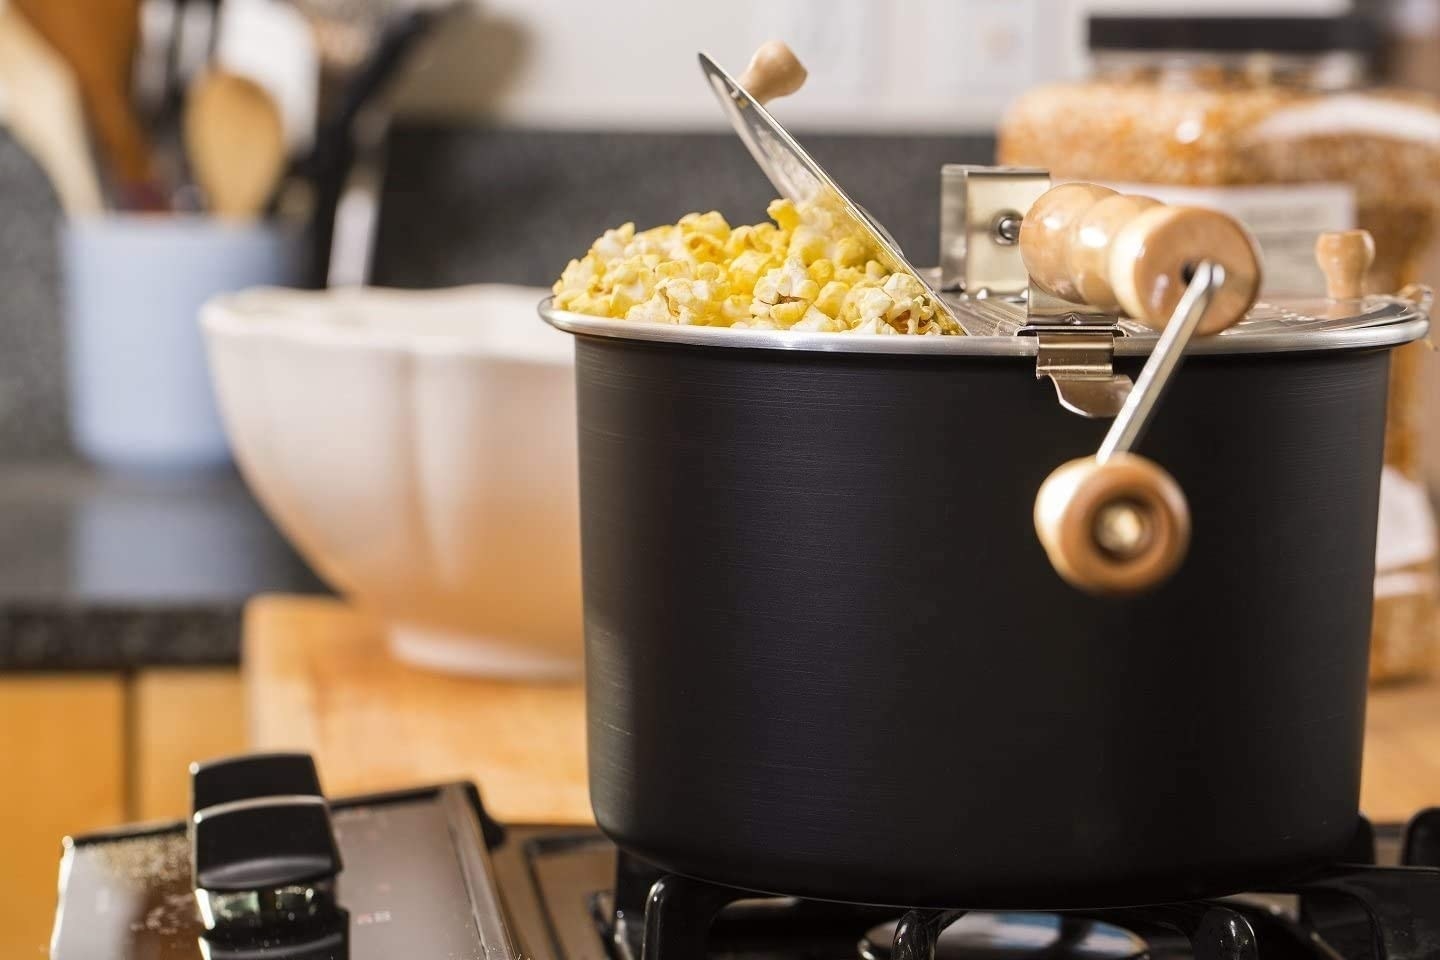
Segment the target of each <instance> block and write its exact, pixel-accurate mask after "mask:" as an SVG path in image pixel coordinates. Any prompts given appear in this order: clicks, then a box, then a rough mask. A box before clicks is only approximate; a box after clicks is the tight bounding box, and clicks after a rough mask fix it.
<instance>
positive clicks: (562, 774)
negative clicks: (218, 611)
mask: <svg viewBox="0 0 1440 960" xmlns="http://www.w3.org/2000/svg"><path fill="white" fill-rule="evenodd" d="M242 669H243V671H244V679H245V706H246V713H247V717H248V720H247V724H248V729H249V737H250V747H251V749H254V750H288V749H296V750H306V751H309V752H310V753H311V754H313V755H314V756H315V760H316V762H317V763H318V764H319V767H320V777H321V782H322V784H323V785H324V787H325V792H326V793H327V794H330V795H331V796H340V795H344V794H351V793H368V792H371V791H375V790H386V789H391V788H396V787H413V786H418V785H421V784H429V783H443V782H447V781H452V780H471V781H474V782H475V783H476V784H478V785H479V787H480V791H481V795H482V796H483V798H484V800H485V807H486V809H487V810H489V811H490V813H491V814H492V815H494V816H495V817H497V818H498V819H500V820H502V821H506V822H509V823H588V822H590V821H591V815H590V801H589V797H588V794H587V791H586V784H585V721H584V711H585V698H584V690H583V688H582V687H581V686H580V685H579V684H573V683H571V684H515V683H502V682H498V681H490V680H475V679H469V678H462V677H449V676H443V675H439V674H433V673H426V672H424V671H421V670H416V669H413V668H410V667H406V666H404V665H403V664H400V663H397V662H396V661H394V660H392V659H391V658H390V656H389V654H388V653H387V652H386V645H385V638H384V634H383V633H382V631H381V630H380V628H379V627H378V626H377V625H376V624H374V623H372V622H370V621H368V620H367V619H365V618H364V617H362V616H361V615H360V614H358V613H356V612H355V611H354V610H353V609H352V608H350V607H349V606H347V605H346V604H344V603H342V602H340V601H338V600H331V599H326V598H318V597H303V598H302V597H286V596H273V597H259V598H257V599H255V600H252V601H251V602H250V605H249V606H248V607H247V608H246V611H245V632H244V651H243V654H242Z"/></svg>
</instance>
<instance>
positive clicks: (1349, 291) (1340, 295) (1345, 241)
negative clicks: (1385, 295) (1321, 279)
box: [1315, 230, 1375, 300]
mask: <svg viewBox="0 0 1440 960" xmlns="http://www.w3.org/2000/svg"><path fill="white" fill-rule="evenodd" d="M1315 262H1316V263H1318V264H1320V270H1321V272H1322V273H1324V274H1325V295H1326V296H1327V297H1329V298H1330V299H1332V300H1353V299H1355V298H1356V297H1358V296H1361V295H1363V294H1364V293H1365V275H1366V274H1368V273H1369V272H1370V265H1371V264H1372V263H1374V262H1375V238H1374V237H1372V236H1370V231H1369V230H1338V231H1336V232H1334V233H1322V234H1320V236H1319V237H1317V238H1316V239H1315Z"/></svg>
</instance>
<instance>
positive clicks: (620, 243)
mask: <svg viewBox="0 0 1440 960" xmlns="http://www.w3.org/2000/svg"><path fill="white" fill-rule="evenodd" d="M767 212H768V213H769V214H770V217H771V219H772V220H773V221H774V222H773V223H759V224H754V225H742V226H738V227H734V228H731V226H730V224H729V223H727V222H726V220H725V218H724V217H723V216H721V215H720V214H719V213H718V212H715V211H713V210H712V211H710V212H709V213H689V214H686V215H685V216H683V217H681V218H680V220H679V221H678V222H677V223H675V224H673V225H670V224H664V225H661V226H658V227H652V228H651V229H649V230H644V231H638V232H637V231H636V229H635V224H633V223H624V224H621V225H620V226H618V227H615V228H614V229H612V230H606V231H605V232H604V233H603V234H602V235H601V236H600V237H599V238H598V239H597V240H596V241H595V243H594V244H593V245H592V246H591V247H590V249H589V251H587V252H586V254H585V255H584V256H583V257H580V258H579V259H576V260H571V261H570V263H569V264H568V265H567V266H566V267H565V270H564V271H563V272H562V273H561V275H560V279H559V280H558V281H556V283H555V286H554V291H555V305H556V306H557V307H558V308H560V309H562V310H571V311H574V312H577V313H586V314H591V315H594V316H600V317H611V318H615V319H624V320H627V321H632V322H639V323H670V324H682V325H685V324H688V325H695V326H718V327H730V328H732V329H739V330H800V331H805V332H824V333H858V334H862V335H865V334H868V335H874V336H891V335H896V334H906V335H916V336H936V335H942V334H959V333H960V332H961V330H960V328H959V325H958V324H956V323H955V322H954V321H953V320H949V319H948V318H945V317H943V316H942V315H940V314H939V313H938V312H937V311H936V309H935V304H934V303H933V302H932V301H931V299H930V295H929V293H927V292H926V290H925V288H924V286H923V285H922V284H921V283H920V282H919V281H918V280H916V279H915V278H914V277H912V276H910V275H908V274H903V273H895V274H892V273H890V272H889V271H888V270H886V269H885V267H884V265H883V264H881V263H879V262H878V261H877V260H875V259H874V250H873V249H872V248H871V246H870V243H869V240H868V238H867V237H866V236H865V234H864V233H863V232H862V231H860V230H859V229H857V228H856V227H854V226H853V225H851V224H850V223H849V221H848V220H846V218H844V217H842V216H839V215H837V214H836V212H835V211H834V210H833V209H829V208H826V207H824V206H821V205H819V204H806V205H799V206H797V205H796V204H794V203H792V202H791V201H789V200H775V201H772V202H771V203H770V205H769V206H768V208H767Z"/></svg>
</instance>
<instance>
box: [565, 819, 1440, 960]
mask: <svg viewBox="0 0 1440 960" xmlns="http://www.w3.org/2000/svg"><path fill="white" fill-rule="evenodd" d="M1383 839H1384V840H1385V842H1387V843H1389V844H1390V845H1392V846H1395V847H1396V848H1397V851H1396V854H1395V856H1394V859H1398V861H1399V864H1400V865H1398V866H1378V865H1376V862H1377V857H1376V845H1377V843H1376V835H1375V831H1374V830H1373V829H1372V828H1371V826H1370V824H1369V823H1368V822H1366V821H1363V820H1362V822H1361V824H1360V829H1359V830H1357V832H1356V840H1355V843H1354V845H1353V847H1352V849H1351V851H1350V853H1349V854H1348V856H1347V859H1348V860H1353V861H1354V862H1353V863H1345V864H1339V865H1334V866H1330V867H1327V868H1325V869H1323V870H1321V871H1318V872H1316V873H1315V874H1313V875H1311V876H1309V877H1307V878H1305V879H1303V880H1300V881H1298V882H1295V883H1291V884H1284V885H1279V886H1276V887H1274V888H1272V889H1269V890H1267V891H1266V892H1265V893H1263V894H1258V895H1257V894H1252V895H1246V896H1243V897H1231V898H1224V899H1220V900H1199V901H1193V902H1187V903H1175V904H1161V905H1152V906H1143V907H1127V908H1120V909H1104V910H1087V911H1067V912H1063V913H1025V912H991V911H981V912H967V911H964V910H909V911H897V910H896V909H895V908H887V907H873V906H862V905H854V904H843V903H828V902H818V901H808V900H801V899H796V898H784V897H767V896H764V895H759V894H756V893H754V892H751V891H746V890H738V889H735V888H732V887H725V886H720V885H717V884H712V883H707V882H705V881H701V880H696V879H692V878H688V877H681V876H676V875H673V874H667V873H666V872H664V871H662V870H659V869H657V868H654V867H652V866H650V865H649V864H646V863H644V862H643V861H641V860H638V859H637V858H635V857H632V856H629V855H626V854H624V853H623V852H622V853H619V854H617V856H616V861H615V863H616V868H615V873H614V877H615V880H614V885H613V887H612V888H611V889H609V890H606V891H602V892H600V893H597V894H595V895H594V896H593V897H592V898H591V901H590V913H591V919H592V922H593V923H594V924H595V927H596V929H597V930H598V931H599V933H600V935H601V937H602V939H603V941H604V942H605V944H606V948H607V951H608V952H609V954H610V957H611V960H705V958H726V960H739V958H747V960H748V958H758V957H773V956H786V957H794V958H804V960H843V958H847V957H849V958H853V957H856V956H857V953H858V957H859V960H1136V958H1146V960H1434V958H1436V957H1440V808H1435V809H1431V810H1427V811H1424V812H1423V813H1421V814H1419V815H1418V816H1417V817H1415V819H1414V820H1412V821H1411V823H1410V825H1409V826H1408V828H1406V830H1405V831H1404V832H1403V834H1400V835H1398V836H1394V837H1386V838H1383Z"/></svg>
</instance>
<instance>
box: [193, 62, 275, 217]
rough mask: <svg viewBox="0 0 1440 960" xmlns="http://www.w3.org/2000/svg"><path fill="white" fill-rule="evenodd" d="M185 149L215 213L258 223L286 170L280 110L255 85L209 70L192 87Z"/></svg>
mask: <svg viewBox="0 0 1440 960" xmlns="http://www.w3.org/2000/svg"><path fill="white" fill-rule="evenodd" d="M185 149H186V152H187V153H188V154H189V157H190V168H191V169H192V170H193V171H194V173H195V179H196V180H197V181H198V182H199V184H200V187H201V188H202V189H203V190H204V191H205V195H206V197H208V198H209V201H210V209H211V211H212V212H213V213H215V214H216V215H217V216H220V217H226V218H229V219H239V220H247V219H251V218H253V217H256V216H258V215H259V214H260V213H261V212H262V211H264V209H265V205H266V203H268V202H269V200H270V197H271V195H273V194H274V192H275V187H276V184H278V183H279V181H280V176H281V174H282V173H283V172H284V170H285V129H284V123H283V121H282V119H281V116H280V108H279V107H278V106H276V104H275V101H274V99H273V98H272V97H271V96H270V94H269V93H267V92H266V90H265V88H264V87H262V86H260V85H259V84H258V83H256V82H255V81H253V80H250V79H249V78H247V77H242V76H240V75H239V74H235V73H227V72H225V71H223V70H211V71H209V72H207V73H205V74H202V75H201V76H200V77H199V78H198V79H197V80H196V81H195V83H194V84H192V85H191V87H190V94H189V97H188V98H187V100H186V103H185Z"/></svg>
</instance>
